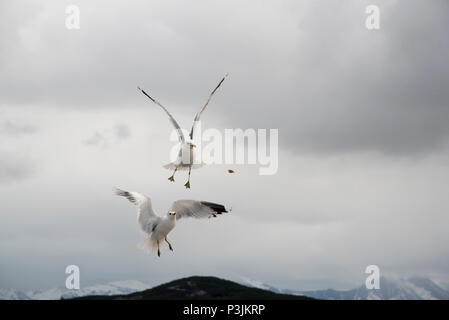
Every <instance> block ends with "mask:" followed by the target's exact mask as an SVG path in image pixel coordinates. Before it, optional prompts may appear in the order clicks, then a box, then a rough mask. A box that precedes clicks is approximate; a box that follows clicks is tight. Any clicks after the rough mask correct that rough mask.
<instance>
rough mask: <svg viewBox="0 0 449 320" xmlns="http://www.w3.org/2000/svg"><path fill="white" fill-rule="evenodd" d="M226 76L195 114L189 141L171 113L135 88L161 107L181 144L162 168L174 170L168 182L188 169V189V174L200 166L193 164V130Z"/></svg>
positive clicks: (186, 185)
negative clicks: (178, 172) (176, 152)
mask: <svg viewBox="0 0 449 320" xmlns="http://www.w3.org/2000/svg"><path fill="white" fill-rule="evenodd" d="M227 76H228V74H226V75H225V76H224V77H223V79H221V81H220V82H219V83H218V85H217V86H216V87H215V89H214V90H212V92H211V93H210V95H209V97H208V98H207V100H206V103H205V104H204V105H203V107H202V108H201V110H200V111H199V112H198V113H197V114H196V116H195V119H194V120H193V125H192V129H191V130H190V134H189V137H190V141H187V139H186V137H185V136H184V134H183V132H182V130H181V127H180V126H179V124H178V122H176V120H175V118H174V117H173V116H172V115H171V113H170V112H169V111H168V110H167V108H165V107H164V106H163V105H162V104H161V103H160V102H159V101H157V100H155V99H153V98H152V97H151V96H150V95H149V94H148V93H147V92H145V91H144V90H142V89H141V88H140V87H137V89H139V90H140V91H141V92H142V93H143V94H144V95H145V96H147V97H148V98H149V99H150V100H151V101H153V102H154V103H155V104H157V105H158V106H159V107H161V108H162V109H163V110H164V111H165V113H167V115H168V117H169V118H170V122H171V123H172V124H173V126H174V127H175V129H176V132H177V133H178V139H179V142H180V144H181V147H180V149H179V153H178V156H177V158H176V160H175V161H174V162H171V163H169V164H167V165H165V166H164V168H166V169H171V170H174V171H173V174H172V175H171V176H170V177H169V178H168V180H170V181H172V182H174V181H175V173H176V171H178V170H187V169H189V178H188V179H187V182H186V184H185V185H184V186H185V187H186V188H188V189H189V188H190V172H191V171H192V168H193V169H196V168H198V167H200V166H201V164H195V150H194V148H195V147H196V146H195V144H194V143H193V136H194V133H195V129H196V128H197V125H198V123H199V121H200V117H201V114H202V113H203V112H204V110H205V109H206V107H207V105H208V104H209V102H210V100H211V98H212V96H213V95H214V93H215V91H217V89H218V88H219V87H220V86H221V84H222V83H223V81H224V80H225V79H226V77H227Z"/></svg>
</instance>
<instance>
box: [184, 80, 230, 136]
mask: <svg viewBox="0 0 449 320" xmlns="http://www.w3.org/2000/svg"><path fill="white" fill-rule="evenodd" d="M227 76H228V74H227V73H226V74H225V76H224V77H223V79H221V81H220V82H219V83H218V85H217V86H216V87H215V89H214V90H212V92H211V94H210V95H209V98H207V100H206V103H205V104H204V106H203V107H202V108H201V110H200V111H199V112H198V113H197V114H196V116H195V119H194V120H193V125H192V129H191V130H190V140H193V133H194V131H195V128H196V125H197V124H198V122H199V121H200V117H201V114H202V113H203V111H204V110H205V109H206V107H207V105H208V104H209V102H210V99H212V96H213V95H214V93H215V91H217V89H218V88H219V87H220V86H221V84H222V83H223V81H225V79H226V77H227Z"/></svg>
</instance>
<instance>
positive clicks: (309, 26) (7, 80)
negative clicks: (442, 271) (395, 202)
mask: <svg viewBox="0 0 449 320" xmlns="http://www.w3.org/2000/svg"><path fill="white" fill-rule="evenodd" d="M175 4H176V6H180V7H183V6H186V4H185V3H184V2H179V3H178V2H177V1H174V2H170V3H167V2H151V3H146V2H138V3H135V4H133V5H132V6H129V8H128V9H127V10H126V11H124V10H120V8H121V7H120V5H119V4H118V3H112V4H110V3H109V2H108V3H107V5H105V4H104V5H102V3H101V2H99V3H96V4H92V3H90V2H84V1H81V2H80V9H81V14H82V27H81V29H80V30H79V31H68V30H66V29H65V28H64V27H63V25H61V21H62V17H61V12H64V10H63V5H62V4H58V5H55V4H50V3H45V5H30V6H29V7H27V10H25V12H22V11H21V10H18V9H17V8H18V6H19V5H18V4H14V5H11V6H12V7H13V8H15V10H12V11H9V13H8V18H7V22H8V24H9V28H8V30H10V31H9V32H8V31H3V35H4V37H3V38H2V40H0V41H9V42H8V45H6V43H4V44H3V45H2V47H3V48H6V49H5V52H4V53H3V61H4V63H2V66H1V68H2V70H3V71H4V74H5V77H2V80H0V81H1V86H0V88H3V90H2V92H1V94H2V96H3V97H4V99H5V101H7V102H8V103H12V104H26V103H31V102H32V103H36V104H39V103H53V104H61V105H67V106H72V107H74V106H77V107H82V106H83V105H89V106H90V107H95V106H98V107H105V106H108V107H119V106H124V105H127V104H133V105H141V106H142V107H143V106H145V104H146V103H147V102H146V101H144V98H143V97H141V96H140V95H139V94H138V93H137V92H136V90H135V87H136V85H142V86H143V87H145V88H147V90H148V91H150V92H151V93H152V94H154V95H155V96H156V97H157V98H158V99H159V100H160V101H162V102H163V103H164V104H167V105H168V106H170V108H171V109H175V111H176V112H180V111H182V112H185V113H186V114H191V113H192V110H195V111H196V110H197V108H198V107H199V106H200V105H201V104H202V103H203V102H204V99H205V98H206V97H207V94H208V93H209V90H210V89H211V88H212V87H213V86H214V84H215V82H216V81H217V80H218V79H219V78H220V77H221V76H222V74H224V73H225V72H230V77H229V79H228V80H227V82H226V83H225V85H224V86H223V88H222V90H221V92H220V93H219V94H217V97H215V99H214V101H213V104H212V105H211V106H210V108H209V110H208V112H207V116H210V117H213V116H214V115H218V116H222V117H224V118H225V119H226V125H227V126H228V127H256V128H279V129H280V130H281V136H280V139H281V143H282V145H283V146H284V147H286V148H290V149H292V150H294V151H296V152H311V153H341V152H352V151H367V150H368V151H370V150H374V151H379V152H383V153H386V154H390V155H396V154H400V155H412V154H419V153H428V152H433V151H435V150H438V149H439V148H440V147H441V145H443V144H444V142H445V141H447V140H448V137H449V127H448V126H447V125H446V123H447V121H448V120H449V107H448V104H447V102H448V101H449V92H448V90H446V89H445V88H447V87H448V85H449V65H448V64H447V63H446V60H447V56H449V42H448V41H447V33H446V30H448V29H449V20H448V19H447V15H448V14H449V8H448V4H447V1H443V0H441V1H433V2H432V5H427V4H425V3H423V2H422V1H398V2H395V3H388V4H387V3H384V4H380V9H381V30H379V31H368V30H366V29H365V27H364V20H365V17H366V14H365V10H364V9H365V7H366V5H368V4H371V2H370V1H352V2H345V4H344V5H342V4H341V2H340V1H327V2H311V1H304V2H297V1H284V2H281V3H280V4H277V5H276V4H275V3H274V2H273V3H269V4H267V5H266V7H264V6H251V7H245V6H236V5H235V4H233V3H221V4H214V6H216V5H218V10H216V9H215V7H211V5H206V4H204V3H203V4H202V5H192V4H190V5H189V10H188V11H186V10H184V11H183V10H181V9H180V11H179V13H178V14H176V15H173V10H172V8H173V6H174V5H175ZM22 7H23V6H20V8H22ZM100 8H101V12H102V14H98V10H100ZM3 12H4V14H6V12H8V11H3ZM181 12H182V13H181ZM231 12H232V13H233V14H229V13H231ZM205 13H207V14H205ZM4 14H3V15H4ZM2 18H3V17H2ZM110 21H120V23H110ZM13 30H16V31H17V30H18V31H19V32H12V31H13ZM111 34H113V35H114V36H113V37H110V36H105V35H111ZM36 37H40V40H41V41H40V42H36ZM6 65H8V68H6ZM192 79H194V81H192ZM24 92H26V93H27V94H26V95H24V94H23V93H24ZM176 109H178V110H176ZM261 110H263V112H261Z"/></svg>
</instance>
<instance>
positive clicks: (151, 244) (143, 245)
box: [137, 237, 157, 253]
mask: <svg viewBox="0 0 449 320" xmlns="http://www.w3.org/2000/svg"><path fill="white" fill-rule="evenodd" d="M137 248H139V249H141V250H143V251H145V252H147V253H152V252H156V251H157V241H156V240H154V239H152V238H151V237H148V238H146V239H145V240H143V241H142V242H139V243H138V244H137Z"/></svg>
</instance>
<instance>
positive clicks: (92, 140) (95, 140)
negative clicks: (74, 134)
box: [83, 132, 106, 146]
mask: <svg viewBox="0 0 449 320" xmlns="http://www.w3.org/2000/svg"><path fill="white" fill-rule="evenodd" d="M83 143H84V144H85V145H86V146H100V145H105V144H106V138H105V137H104V136H103V135H102V134H101V133H99V132H95V133H94V134H93V135H91V136H90V137H89V138H87V139H85V140H83Z"/></svg>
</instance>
